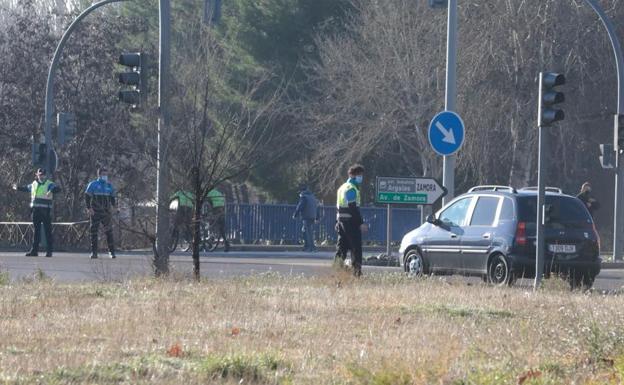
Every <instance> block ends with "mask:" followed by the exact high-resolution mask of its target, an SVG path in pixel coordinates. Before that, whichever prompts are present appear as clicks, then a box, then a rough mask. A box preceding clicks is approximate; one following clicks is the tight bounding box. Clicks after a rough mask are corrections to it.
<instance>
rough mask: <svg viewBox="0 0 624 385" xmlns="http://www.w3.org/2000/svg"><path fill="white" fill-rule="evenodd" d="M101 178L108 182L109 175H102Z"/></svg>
mask: <svg viewBox="0 0 624 385" xmlns="http://www.w3.org/2000/svg"><path fill="white" fill-rule="evenodd" d="M100 180H102V181H104V182H108V175H100Z"/></svg>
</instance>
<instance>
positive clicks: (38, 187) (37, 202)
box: [13, 168, 61, 257]
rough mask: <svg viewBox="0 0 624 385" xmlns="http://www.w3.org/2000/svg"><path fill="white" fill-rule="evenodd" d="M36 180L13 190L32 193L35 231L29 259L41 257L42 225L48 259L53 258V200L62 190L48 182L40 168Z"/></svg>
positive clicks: (14, 186) (31, 200) (15, 186)
mask: <svg viewBox="0 0 624 385" xmlns="http://www.w3.org/2000/svg"><path fill="white" fill-rule="evenodd" d="M35 176H36V179H35V181H34V182H32V183H31V184H28V185H26V186H19V187H18V186H17V185H13V189H14V190H17V191H22V192H28V193H30V207H31V209H32V222H33V226H34V230H35V235H34V237H33V244H32V248H31V249H30V251H29V252H28V253H27V254H26V256H27V257H37V256H38V255H39V243H40V242H41V225H43V231H45V236H46V245H47V251H46V257H51V256H52V200H53V198H54V194H56V193H58V192H60V191H61V189H60V188H59V187H58V186H57V185H56V184H54V182H52V181H51V180H48V178H47V176H46V172H45V170H44V169H42V168H40V169H38V170H37V172H36V173H35Z"/></svg>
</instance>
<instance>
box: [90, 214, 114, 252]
mask: <svg viewBox="0 0 624 385" xmlns="http://www.w3.org/2000/svg"><path fill="white" fill-rule="evenodd" d="M112 222H113V215H112V214H111V212H110V211H103V210H95V211H94V214H93V215H92V216H91V223H90V224H91V227H90V231H91V251H92V252H94V253H97V250H98V229H99V227H100V224H102V226H103V227H104V233H105V234H106V243H107V244H108V251H110V252H111V253H114V252H115V244H114V241H113V226H112Z"/></svg>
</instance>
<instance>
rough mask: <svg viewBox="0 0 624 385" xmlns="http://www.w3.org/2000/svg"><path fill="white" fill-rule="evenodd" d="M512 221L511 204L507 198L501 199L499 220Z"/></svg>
mask: <svg viewBox="0 0 624 385" xmlns="http://www.w3.org/2000/svg"><path fill="white" fill-rule="evenodd" d="M513 219H514V207H513V202H512V200H511V199H509V198H505V199H503V207H502V208H501V213H500V218H499V220H501V221H512V220H513Z"/></svg>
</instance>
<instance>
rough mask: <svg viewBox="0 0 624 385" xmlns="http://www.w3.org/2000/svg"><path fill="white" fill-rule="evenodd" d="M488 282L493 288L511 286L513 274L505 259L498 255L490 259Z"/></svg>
mask: <svg viewBox="0 0 624 385" xmlns="http://www.w3.org/2000/svg"><path fill="white" fill-rule="evenodd" d="M487 278H488V282H489V283H490V284H492V285H494V286H511V285H512V284H513V281H514V279H513V274H512V272H511V268H510V266H509V263H508V262H507V258H505V256H504V255H501V254H498V255H495V256H494V257H492V259H491V260H490V263H489V264H488V276H487Z"/></svg>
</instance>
